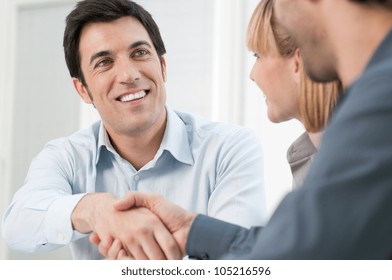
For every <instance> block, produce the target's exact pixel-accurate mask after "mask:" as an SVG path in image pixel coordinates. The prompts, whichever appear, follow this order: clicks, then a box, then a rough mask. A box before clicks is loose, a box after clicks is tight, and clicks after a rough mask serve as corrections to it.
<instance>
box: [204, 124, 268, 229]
mask: <svg viewBox="0 0 392 280" xmlns="http://www.w3.org/2000/svg"><path fill="white" fill-rule="evenodd" d="M216 170H217V171H216V183H215V186H214V190H213V192H212V194H211V197H210V199H209V203H208V213H207V214H208V216H211V217H214V218H217V219H221V220H224V221H227V222H230V223H234V224H237V225H240V226H243V227H247V228H249V227H251V226H255V225H264V224H265V223H266V220H267V207H266V198H265V189H264V176H263V152H262V147H261V143H260V140H259V139H258V138H257V136H256V135H255V134H254V133H253V132H252V131H251V130H249V129H246V128H241V129H239V130H237V131H236V133H233V134H232V135H231V136H230V137H227V138H226V139H225V141H224V143H223V146H222V148H221V149H220V151H219V154H218V155H217V165H216Z"/></svg>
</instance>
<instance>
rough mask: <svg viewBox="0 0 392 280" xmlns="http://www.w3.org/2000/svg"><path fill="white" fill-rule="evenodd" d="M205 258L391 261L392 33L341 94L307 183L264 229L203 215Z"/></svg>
mask: <svg viewBox="0 0 392 280" xmlns="http://www.w3.org/2000/svg"><path fill="white" fill-rule="evenodd" d="M187 253H188V254H189V255H190V256H193V257H197V258H201V259H209V258H211V259H217V258H228V259H387V258H389V256H391V254H392V31H391V32H390V33H389V35H388V36H387V37H386V38H385V39H384V41H383V42H382V44H381V45H380V46H379V48H378V49H377V51H376V52H375V54H374V55H373V57H372V59H371V61H370V62H369V64H368V65H367V67H366V69H365V71H364V72H363V73H362V75H361V77H360V78H359V79H358V80H356V81H355V82H354V83H353V84H352V85H351V86H350V88H349V89H348V90H347V92H346V93H345V94H343V98H342V99H341V100H340V102H339V105H338V108H337V109H336V111H335V113H334V114H333V116H332V119H331V121H330V124H329V126H328V128H327V129H326V131H325V134H324V136H323V139H322V143H321V146H320V149H319V152H318V153H317V155H316V157H315V161H314V163H313V165H312V167H311V168H310V171H309V174H308V176H307V178H306V179H305V181H304V186H303V187H302V188H300V189H298V190H295V191H293V192H291V193H289V194H288V195H287V196H286V197H285V198H284V199H283V201H282V202H281V204H280V205H279V206H278V208H277V210H276V211H275V213H274V214H273V215H272V217H271V219H270V221H269V222H268V224H267V225H266V226H265V227H264V228H261V227H260V228H258V227H254V228H251V229H250V230H247V229H244V228H241V227H238V226H235V225H231V224H227V223H224V222H221V221H218V220H215V219H212V218H209V217H206V216H203V215H199V216H198V217H197V218H196V220H195V222H194V223H193V225H192V227H191V231H190V233H189V236H188V241H187Z"/></svg>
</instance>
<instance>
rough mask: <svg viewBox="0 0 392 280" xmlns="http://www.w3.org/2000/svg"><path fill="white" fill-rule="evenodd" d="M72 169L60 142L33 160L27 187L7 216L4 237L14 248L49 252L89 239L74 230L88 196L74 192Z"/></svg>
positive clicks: (19, 193) (66, 152) (15, 196)
mask: <svg viewBox="0 0 392 280" xmlns="http://www.w3.org/2000/svg"><path fill="white" fill-rule="evenodd" d="M62 143H63V142H62ZM63 144H64V143H63ZM72 166H73V158H72V156H71V154H70V151H69V150H67V149H66V148H65V147H64V145H59V143H58V142H53V143H52V144H48V145H47V146H46V147H45V148H44V150H43V151H42V152H41V153H40V154H39V155H38V156H37V157H36V158H35V159H34V160H33V162H32V164H31V166H30V168H29V172H28V174H27V177H26V179H25V183H24V185H23V187H22V188H21V189H19V190H18V192H17V193H16V194H15V195H14V197H13V200H12V202H11V204H10V206H9V207H8V208H7V209H6V210H5V212H4V215H3V220H2V231H3V236H4V238H5V241H6V243H7V244H8V246H9V247H10V248H11V249H14V250H19V251H24V252H40V251H49V250H53V249H56V248H58V247H61V246H63V245H65V244H68V243H70V242H71V241H73V240H76V239H78V238H80V237H82V236H85V235H83V234H80V233H78V232H76V231H74V230H73V227H72V222H71V214H72V211H73V209H74V208H75V206H76V204H77V203H78V202H79V200H80V199H81V198H82V197H83V196H84V195H85V194H77V195H73V193H72V187H71V185H72V178H73V172H72Z"/></svg>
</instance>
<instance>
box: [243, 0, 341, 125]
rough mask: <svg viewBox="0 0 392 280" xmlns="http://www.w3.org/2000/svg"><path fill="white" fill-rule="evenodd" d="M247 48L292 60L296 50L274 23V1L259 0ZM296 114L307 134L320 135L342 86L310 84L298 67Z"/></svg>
mask: <svg viewBox="0 0 392 280" xmlns="http://www.w3.org/2000/svg"><path fill="white" fill-rule="evenodd" d="M247 33H248V36H247V45H248V48H249V50H251V51H254V52H256V53H258V54H262V55H273V54H275V53H278V54H279V55H281V56H283V57H292V56H293V55H294V54H295V52H296V50H297V49H298V47H297V45H296V43H295V41H294V39H293V38H292V37H291V36H290V35H289V34H288V32H287V31H286V29H285V28H284V27H283V26H282V25H281V24H280V23H279V22H278V21H277V20H276V17H275V15H274V13H273V0H261V1H260V2H259V4H258V5H257V7H256V9H255V11H254V12H253V15H252V17H251V19H250V22H249V25H248V32H247ZM299 71H300V93H299V104H298V107H299V114H300V118H301V122H302V123H303V125H304V126H305V129H306V130H307V131H308V132H319V131H321V130H323V129H324V128H325V126H326V125H327V123H328V120H329V117H330V114H331V112H332V111H333V109H334V108H335V105H336V102H337V100H338V97H339V93H340V90H341V83H340V82H339V81H335V82H330V83H316V82H313V81H312V80H311V79H310V78H309V77H308V76H307V75H306V73H305V70H304V68H303V64H302V63H301V65H300V69H299Z"/></svg>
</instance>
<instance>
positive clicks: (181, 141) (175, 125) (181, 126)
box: [158, 108, 194, 165]
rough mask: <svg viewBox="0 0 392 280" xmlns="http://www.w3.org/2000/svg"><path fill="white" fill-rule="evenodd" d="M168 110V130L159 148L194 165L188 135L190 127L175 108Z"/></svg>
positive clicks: (181, 160)
mask: <svg viewBox="0 0 392 280" xmlns="http://www.w3.org/2000/svg"><path fill="white" fill-rule="evenodd" d="M166 111H167V123H166V130H165V134H164V135H163V139H162V143H161V147H160V148H159V150H160V151H165V150H166V151H168V152H170V154H171V155H172V156H173V157H174V158H175V159H177V160H178V161H180V162H182V163H185V164H189V165H192V164H193V163H194V159H193V155H192V149H191V146H190V139H189V137H188V127H187V126H186V124H185V123H184V121H183V120H182V119H181V118H180V117H179V116H178V114H176V113H175V112H174V111H173V110H171V109H169V108H166ZM158 153H159V151H158Z"/></svg>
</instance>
